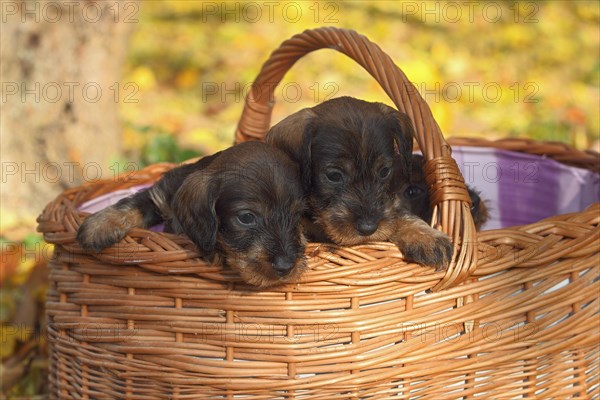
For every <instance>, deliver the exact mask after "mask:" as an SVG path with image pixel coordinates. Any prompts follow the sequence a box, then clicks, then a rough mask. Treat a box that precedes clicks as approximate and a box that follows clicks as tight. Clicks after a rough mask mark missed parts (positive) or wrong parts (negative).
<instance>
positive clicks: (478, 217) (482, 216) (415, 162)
mask: <svg viewBox="0 0 600 400" xmlns="http://www.w3.org/2000/svg"><path fill="white" fill-rule="evenodd" d="M424 164H425V159H424V158H423V156H422V155H420V154H413V156H412V165H411V174H410V178H409V182H406V180H398V181H397V182H396V184H395V185H396V187H397V188H398V195H399V196H403V197H404V198H405V199H406V200H407V201H408V203H409V204H410V210H411V211H412V213H413V214H415V215H418V216H419V217H420V218H421V219H423V220H425V221H427V222H429V221H431V216H432V214H433V209H432V207H431V204H430V202H429V191H428V188H427V183H426V182H425V175H424V173H423V165H424ZM402 168H403V167H402V160H395V162H394V169H395V170H398V169H402ZM467 191H468V192H469V196H470V197H471V215H472V216H473V221H474V222H475V228H477V230H479V229H481V226H482V225H483V224H485V222H486V221H487V220H488V218H489V214H488V209H487V206H486V205H485V201H484V200H482V199H481V196H480V194H479V193H478V192H477V191H476V190H475V189H473V188H471V187H469V186H467Z"/></svg>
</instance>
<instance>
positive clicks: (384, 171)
mask: <svg viewBox="0 0 600 400" xmlns="http://www.w3.org/2000/svg"><path fill="white" fill-rule="evenodd" d="M391 172H392V169H391V168H390V167H383V168H381V169H380V170H379V177H380V178H381V179H385V178H387V177H388V176H390V173H391Z"/></svg>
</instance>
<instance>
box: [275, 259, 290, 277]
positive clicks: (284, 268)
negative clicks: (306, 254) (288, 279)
mask: <svg viewBox="0 0 600 400" xmlns="http://www.w3.org/2000/svg"><path fill="white" fill-rule="evenodd" d="M295 264H296V263H295V260H290V259H288V258H286V257H275V259H274V260H273V262H272V264H271V265H272V267H273V270H274V271H275V272H276V273H277V275H279V276H280V277H282V278H283V277H284V276H286V275H287V274H289V273H290V271H291V270H292V268H294V265H295Z"/></svg>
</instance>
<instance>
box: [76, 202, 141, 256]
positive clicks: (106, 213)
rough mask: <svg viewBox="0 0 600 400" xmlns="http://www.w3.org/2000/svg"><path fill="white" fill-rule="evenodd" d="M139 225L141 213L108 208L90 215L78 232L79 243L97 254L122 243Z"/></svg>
mask: <svg viewBox="0 0 600 400" xmlns="http://www.w3.org/2000/svg"><path fill="white" fill-rule="evenodd" d="M137 223H139V213H137V212H136V211H135V210H133V209H129V210H119V209H116V208H114V207H109V208H106V209H104V210H102V211H100V212H98V213H96V214H93V215H90V216H89V217H87V218H86V220H85V221H83V224H81V226H80V227H79V230H78V231H77V241H78V242H79V244H80V245H81V247H83V248H84V249H86V250H93V251H95V252H96V253H98V252H100V251H102V250H103V249H105V248H107V247H110V246H112V245H114V244H115V243H118V242H120V241H121V240H122V239H123V238H124V237H125V236H127V232H129V230H130V229H131V228H133V227H135V226H138V225H136V224H137Z"/></svg>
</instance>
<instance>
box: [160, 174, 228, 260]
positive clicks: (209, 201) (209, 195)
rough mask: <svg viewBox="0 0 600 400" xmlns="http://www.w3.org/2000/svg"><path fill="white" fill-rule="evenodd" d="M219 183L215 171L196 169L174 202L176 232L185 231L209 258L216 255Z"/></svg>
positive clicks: (178, 192) (172, 206) (176, 195)
mask: <svg viewBox="0 0 600 400" xmlns="http://www.w3.org/2000/svg"><path fill="white" fill-rule="evenodd" d="M219 187H220V184H219V180H218V179H217V178H216V177H215V176H214V174H213V173H212V172H210V171H208V170H200V171H196V172H194V173H192V174H191V175H190V176H188V177H187V178H186V179H185V181H184V182H183V184H182V185H181V187H180V188H179V190H177V193H175V197H174V198H173V202H172V205H171V208H172V210H173V215H174V217H175V221H173V226H174V227H175V230H176V232H177V231H179V232H183V233H185V234H186V235H187V236H188V237H189V238H190V239H191V240H192V242H194V244H195V245H196V246H197V247H198V250H200V252H201V253H202V255H203V256H205V257H207V258H210V257H212V256H213V255H214V252H215V245H216V242H217V230H218V229H219V221H218V219H217V213H216V210H215V206H216V203H217V199H218V197H219V190H220V189H219Z"/></svg>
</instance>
